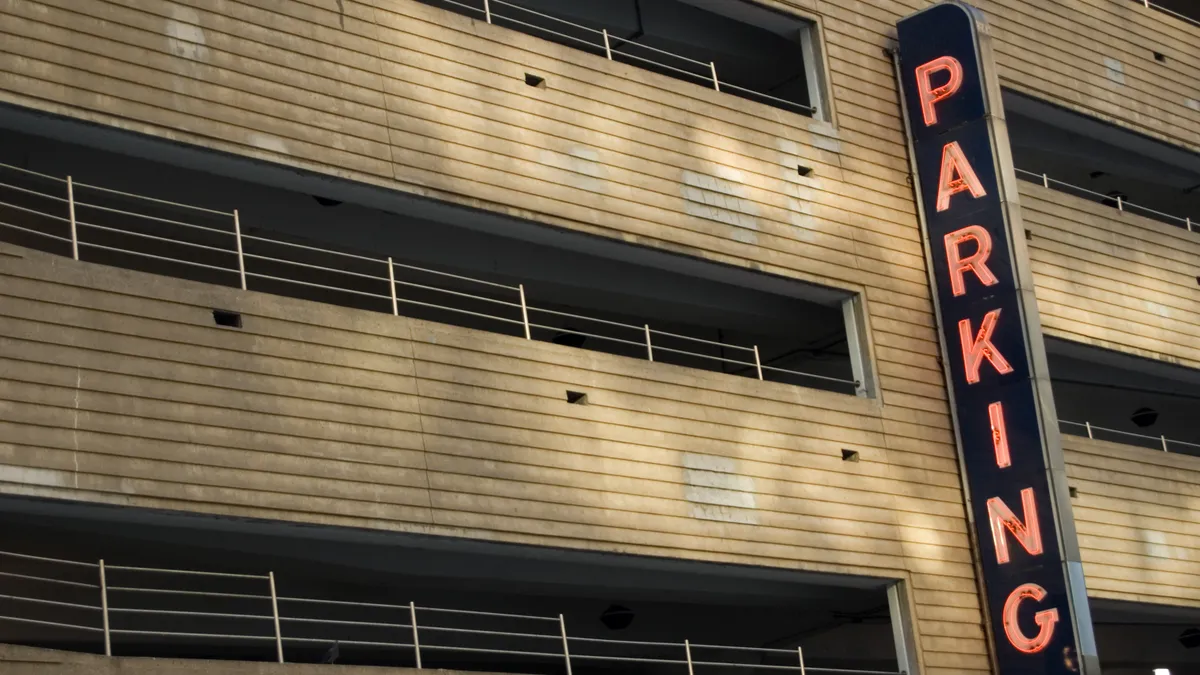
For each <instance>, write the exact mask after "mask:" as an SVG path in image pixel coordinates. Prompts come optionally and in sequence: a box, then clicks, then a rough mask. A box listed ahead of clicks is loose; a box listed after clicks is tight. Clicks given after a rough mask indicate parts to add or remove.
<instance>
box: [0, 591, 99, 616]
mask: <svg viewBox="0 0 1200 675" xmlns="http://www.w3.org/2000/svg"><path fill="white" fill-rule="evenodd" d="M0 598H4V599H5V600H19V601H21V602H32V603H34V604H37V605H54V606H55V607H71V608H74V609H91V610H95V611H97V612H98V611H100V608H99V607H96V606H95V605H81V604H79V603H76V602H63V601H61V600H43V599H41V598H27V597H25V596H23V595H0Z"/></svg>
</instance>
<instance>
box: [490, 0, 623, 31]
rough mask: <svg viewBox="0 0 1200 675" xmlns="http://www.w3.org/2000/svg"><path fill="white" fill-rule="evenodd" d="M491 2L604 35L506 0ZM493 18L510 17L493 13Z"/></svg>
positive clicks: (587, 27) (592, 29)
mask: <svg viewBox="0 0 1200 675" xmlns="http://www.w3.org/2000/svg"><path fill="white" fill-rule="evenodd" d="M491 1H492V2H494V3H495V4H497V5H505V6H507V7H512V8H513V9H519V10H521V11H522V12H527V13H529V14H533V15H535V16H540V17H542V18H543V19H550V20H551V21H557V22H559V23H564V24H566V25H568V26H571V27H572V28H582V29H583V30H586V31H589V32H591V33H595V34H596V35H603V32H602V31H599V30H596V29H595V28H592V27H590V26H583V25H580V24H577V23H575V22H573V21H567V20H566V19H560V18H559V17H557V16H551V15H549V14H543V13H542V12H539V11H537V10H533V9H529V8H528V7H522V6H520V5H514V4H512V3H511V2H505V1H504V0H491ZM492 17H493V18H495V17H499V18H501V19H507V18H508V17H506V16H502V15H500V14H497V13H495V12H492Z"/></svg>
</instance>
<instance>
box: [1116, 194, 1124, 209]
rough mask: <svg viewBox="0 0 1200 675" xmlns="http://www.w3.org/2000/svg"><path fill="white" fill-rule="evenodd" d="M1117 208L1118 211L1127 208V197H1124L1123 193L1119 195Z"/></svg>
mask: <svg viewBox="0 0 1200 675" xmlns="http://www.w3.org/2000/svg"><path fill="white" fill-rule="evenodd" d="M1117 210H1118V211H1124V210H1125V199H1124V198H1122V197H1121V195H1117Z"/></svg>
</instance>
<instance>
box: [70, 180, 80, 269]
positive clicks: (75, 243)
mask: <svg viewBox="0 0 1200 675" xmlns="http://www.w3.org/2000/svg"><path fill="white" fill-rule="evenodd" d="M67 214H68V215H69V216H70V221H71V257H72V258H74V259H75V260H79V232H78V230H77V228H76V227H75V181H73V180H72V179H71V177H70V176H67Z"/></svg>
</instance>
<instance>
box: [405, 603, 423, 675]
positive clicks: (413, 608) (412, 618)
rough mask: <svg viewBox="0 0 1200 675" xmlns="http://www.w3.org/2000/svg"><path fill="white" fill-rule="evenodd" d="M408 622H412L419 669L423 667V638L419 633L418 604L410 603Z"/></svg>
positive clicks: (414, 647) (414, 649)
mask: <svg viewBox="0 0 1200 675" xmlns="http://www.w3.org/2000/svg"><path fill="white" fill-rule="evenodd" d="M408 622H409V623H410V624H412V631H413V652H414V653H415V654H416V655H417V670H420V669H421V638H420V637H419V636H418V635H417V604H416V603H415V602H409V603H408Z"/></svg>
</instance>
